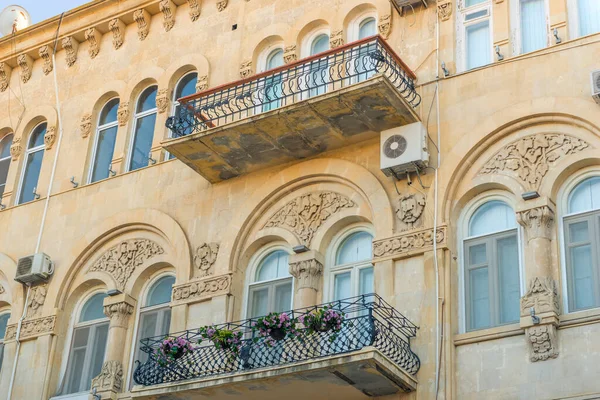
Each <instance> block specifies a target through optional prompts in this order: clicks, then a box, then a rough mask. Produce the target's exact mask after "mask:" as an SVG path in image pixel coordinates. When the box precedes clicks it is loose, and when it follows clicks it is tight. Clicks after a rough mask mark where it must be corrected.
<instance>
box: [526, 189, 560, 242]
mask: <svg viewBox="0 0 600 400" xmlns="http://www.w3.org/2000/svg"><path fill="white" fill-rule="evenodd" d="M554 215H555V213H554V204H552V202H551V201H549V200H547V199H546V201H545V199H541V200H540V201H538V202H536V203H534V204H532V205H531V206H530V207H527V208H522V209H520V210H517V222H519V224H520V225H521V226H523V227H524V228H525V236H526V238H527V241H530V240H532V239H538V238H543V239H548V240H550V239H551V238H552V230H553V229H554V219H555V218H554Z"/></svg>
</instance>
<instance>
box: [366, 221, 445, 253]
mask: <svg viewBox="0 0 600 400" xmlns="http://www.w3.org/2000/svg"><path fill="white" fill-rule="evenodd" d="M446 229H447V228H446V227H445V226H441V227H438V229H437V233H436V235H435V240H436V242H437V244H438V245H440V246H441V247H445V246H446V236H447V235H446ZM433 240H434V235H433V229H431V228H427V229H419V230H412V231H406V232H403V233H402V234H401V235H398V236H394V237H391V238H387V239H381V240H377V241H375V242H373V256H374V257H375V258H381V259H388V258H392V259H394V258H401V257H404V256H406V255H414V254H422V253H424V252H426V251H429V250H431V248H432V247H433Z"/></svg>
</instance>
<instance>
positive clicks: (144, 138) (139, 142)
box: [129, 86, 157, 171]
mask: <svg viewBox="0 0 600 400" xmlns="http://www.w3.org/2000/svg"><path fill="white" fill-rule="evenodd" d="M156 92H157V87H156V86H150V87H149V88H146V89H145V90H144V91H143V92H142V94H141V95H140V97H139V98H138V101H137V104H136V107H135V115H134V116H133V119H134V122H133V132H134V133H133V140H132V144H131V151H130V155H129V171H135V170H136V169H140V168H143V167H147V166H148V162H149V161H150V150H151V149H152V141H153V140H154V126H155V124H156V112H157V110H156Z"/></svg>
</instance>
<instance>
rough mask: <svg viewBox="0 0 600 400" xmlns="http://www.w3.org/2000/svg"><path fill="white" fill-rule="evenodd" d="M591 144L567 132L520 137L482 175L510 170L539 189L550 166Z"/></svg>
mask: <svg viewBox="0 0 600 400" xmlns="http://www.w3.org/2000/svg"><path fill="white" fill-rule="evenodd" d="M589 146H590V145H589V144H588V143H587V142H585V141H583V140H581V139H577V138H575V137H572V136H568V135H563V134H556V133H552V134H539V135H530V136H526V137H524V138H522V139H519V140H517V141H516V142H513V143H511V144H509V145H507V146H505V147H504V148H503V149H501V150H500V151H499V152H498V153H496V154H495V155H494V156H493V157H492V158H491V159H490V160H489V161H488V162H487V163H486V164H485V166H484V167H483V168H482V169H481V171H480V174H494V173H508V174H511V175H517V177H518V178H519V179H520V180H521V181H523V183H525V184H526V185H527V187H528V188H529V189H531V190H537V189H538V188H539V186H540V184H541V182H542V179H543V178H544V176H546V174H547V173H548V171H549V170H550V167H552V166H553V165H554V164H555V163H556V161H557V160H559V159H560V158H562V157H564V156H566V155H570V154H576V153H579V152H581V151H583V150H585V149H586V148H588V147H589Z"/></svg>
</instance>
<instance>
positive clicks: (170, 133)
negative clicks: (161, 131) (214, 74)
mask: <svg viewBox="0 0 600 400" xmlns="http://www.w3.org/2000/svg"><path fill="white" fill-rule="evenodd" d="M191 74H196V85H197V84H198V78H199V76H198V71H196V70H193V71H188V72H186V73H185V74H183V75H182V76H181V78H179V79H178V80H177V83H175V86H174V87H173V95H172V96H171V114H170V115H175V110H176V109H177V107H178V106H179V101H177V100H178V99H177V88H178V87H179V85H180V84H181V81H183V80H184V79H185V77H187V76H188V75H191ZM167 138H168V139H172V138H173V131H171V130H170V129H169V128H167ZM170 157H171V153H169V152H168V151H167V150H165V161H168V160H170Z"/></svg>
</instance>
